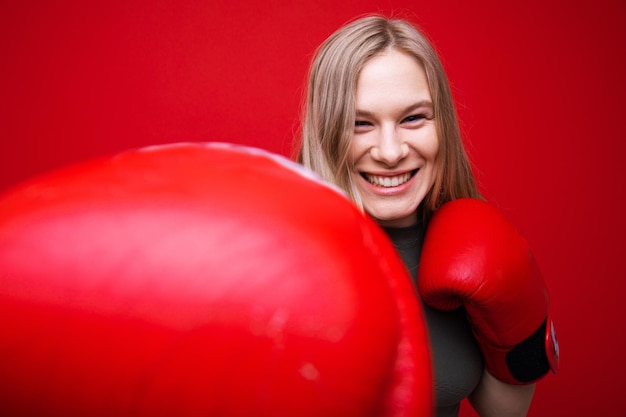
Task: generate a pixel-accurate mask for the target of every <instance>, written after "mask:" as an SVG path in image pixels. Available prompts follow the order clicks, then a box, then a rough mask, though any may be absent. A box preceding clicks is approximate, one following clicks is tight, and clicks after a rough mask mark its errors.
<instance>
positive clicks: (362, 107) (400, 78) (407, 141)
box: [349, 50, 439, 227]
mask: <svg viewBox="0 0 626 417" xmlns="http://www.w3.org/2000/svg"><path fill="white" fill-rule="evenodd" d="M433 111H434V110H433V103H432V99H431V96H430V90H429V88H428V83H427V81H426V74H425V72H424V70H423V69H422V66H421V65H420V64H419V63H418V62H417V61H416V60H415V58H413V57H411V56H410V55H407V54H405V53H403V52H400V51H397V50H390V51H385V52H383V53H381V54H379V55H376V56H374V57H373V58H371V59H370V60H369V61H368V62H367V63H366V64H365V66H364V67H363V69H362V70H361V73H360V74H359V78H358V80H357V89H356V123H355V126H354V135H353V137H352V140H351V143H350V149H349V157H350V162H351V164H352V170H351V173H350V175H351V177H352V182H353V184H354V185H355V187H356V189H357V190H358V192H359V194H360V196H361V199H362V201H363V205H364V208H365V210H366V211H367V212H368V213H369V214H370V215H371V216H373V217H374V218H375V219H376V220H377V221H378V222H379V223H380V224H381V225H382V226H391V227H402V226H409V225H412V224H414V223H416V222H417V207H418V206H419V204H420V203H421V202H422V200H423V199H424V197H425V196H426V194H428V192H429V191H430V189H431V188H432V186H433V183H434V180H435V178H434V176H435V170H434V165H435V157H436V156H437V152H438V150H439V141H438V139H437V130H436V127H435V120H434V113H433Z"/></svg>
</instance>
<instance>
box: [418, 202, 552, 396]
mask: <svg viewBox="0 0 626 417" xmlns="http://www.w3.org/2000/svg"><path fill="white" fill-rule="evenodd" d="M418 276H419V279H418V286H419V291H420V294H421V295H422V297H423V300H424V302H426V303H427V304H429V305H430V306H432V307H434V308H437V309H442V310H449V309H454V308H458V307H459V306H461V305H464V306H465V309H466V311H467V315H468V318H469V320H470V323H471V325H472V328H473V332H474V335H475V337H476V339H477V340H478V343H479V345H480V347H481V350H482V352H483V356H484V358H485V365H486V368H487V370H488V371H489V372H490V373H491V374H492V375H493V376H495V377H496V378H498V379H500V380H502V381H504V382H507V383H511V384H527V383H531V382H534V381H536V380H538V379H540V378H542V377H543V376H544V375H546V374H547V373H548V371H550V370H551V369H552V371H554V372H556V371H557V367H558V344H557V342H556V337H555V334H554V326H553V325H552V322H551V320H550V316H549V314H548V313H549V297H548V290H547V288H546V285H545V283H544V281H543V278H542V276H541V273H540V271H539V269H538V267H537V265H536V263H535V260H534V258H533V256H532V254H531V252H530V250H529V248H528V246H527V243H526V241H525V240H524V239H523V238H522V237H521V236H520V235H519V234H518V233H517V231H516V230H515V229H514V228H513V226H512V225H511V224H510V223H508V222H507V220H506V219H505V218H504V216H503V215H502V214H501V213H500V212H499V211H498V210H497V209H495V208H494V207H493V206H491V205H489V204H487V203H485V202H483V201H480V200H475V199H458V200H454V201H451V202H449V203H447V204H444V205H443V206H442V207H441V208H439V209H438V210H437V211H436V212H435V214H434V215H433V217H432V219H431V221H430V223H429V225H428V229H427V232H426V237H425V240H424V245H423V250H422V254H421V258H420V265H419V272H418Z"/></svg>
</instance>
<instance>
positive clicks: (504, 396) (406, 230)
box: [298, 16, 558, 417]
mask: <svg viewBox="0 0 626 417" xmlns="http://www.w3.org/2000/svg"><path fill="white" fill-rule="evenodd" d="M302 126H303V127H302V142H301V145H300V148H299V150H298V160H299V162H301V163H303V164H304V165H305V166H307V167H309V168H311V169H312V170H314V171H316V172H317V173H318V174H319V175H321V176H322V177H323V178H324V179H326V180H327V181H329V182H331V183H334V184H336V185H337V186H339V187H340V188H342V189H343V190H344V191H345V192H346V193H347V194H348V195H349V196H350V197H351V198H352V200H353V201H354V203H355V204H356V205H357V206H359V207H360V208H361V209H362V210H363V211H365V212H366V213H368V214H369V215H370V216H371V217H373V218H374V219H375V220H376V221H377V222H378V224H379V225H380V226H382V227H383V228H384V229H385V231H386V232H387V235H388V236H389V237H390V238H391V240H392V241H393V243H394V245H395V247H396V249H397V250H398V252H399V254H400V256H401V257H402V259H403V260H404V263H405V266H406V268H407V269H408V270H409V272H410V273H411V278H412V279H413V281H414V284H415V286H416V287H417V288H418V290H419V291H418V292H417V294H416V296H418V297H419V298H420V300H421V301H422V305H423V307H424V312H425V317H426V321H427V324H428V330H429V335H430V338H429V340H430V347H431V350H432V352H433V361H434V370H435V381H434V382H435V384H434V390H435V397H436V404H435V405H436V410H435V415H436V416H437V417H444V416H445V417H454V416H457V415H458V414H459V410H460V404H461V401H463V400H464V399H466V398H468V399H469V400H470V402H471V404H472V405H473V406H474V408H475V410H476V411H477V412H478V413H479V414H480V416H481V417H490V416H503V415H506V416H525V415H526V414H527V411H528V408H529V406H530V402H531V400H532V397H533V393H534V388H535V385H534V383H535V382H536V381H538V380H539V379H541V378H542V377H543V376H545V375H546V374H547V373H548V372H549V370H550V369H552V370H553V371H556V368H557V366H556V365H557V359H558V349H557V344H556V341H555V340H554V333H553V327H552V326H551V322H550V320H549V317H548V304H549V303H548V296H547V290H546V288H545V285H544V284H543V280H542V278H541V274H540V273H539V272H538V269H537V268H536V265H535V263H534V261H533V258H532V255H531V254H530V252H529V250H528V248H527V245H526V243H525V241H524V240H523V239H522V238H520V237H519V236H518V235H517V233H516V232H515V230H514V229H513V228H512V227H511V226H510V225H509V224H508V223H507V222H506V221H503V219H502V217H501V215H500V214H499V213H498V212H497V210H494V208H493V207H491V206H489V205H488V204H487V203H485V202H484V201H482V197H481V196H480V194H479V192H478V189H477V186H476V181H475V178H474V175H473V173H472V170H471V168H470V163H469V161H468V157H467V155H466V152H465V150H464V147H463V143H462V141H461V135H460V131H459V126H458V122H457V116H456V112H455V107H454V103H453V100H452V95H451V93H450V88H449V84H448V80H447V77H446V74H445V72H444V70H443V67H442V65H441V63H440V61H439V58H438V57H437V54H436V53H435V51H434V50H433V48H432V46H431V45H430V43H429V42H428V40H427V39H426V38H425V37H424V35H422V34H421V33H420V32H419V31H418V30H417V29H416V28H415V27H414V26H412V25H411V24H410V23H409V22H407V21H404V20H397V19H387V18H384V17H381V16H370V17H365V18H361V19H359V20H356V21H354V22H352V23H350V24H348V25H346V26H344V27H342V28H340V29H339V30H338V31H336V32H335V33H334V34H332V35H331V36H330V37H329V38H328V39H327V40H326V41H325V42H324V43H323V44H322V45H321V47H320V48H319V50H318V51H317V55H316V56H315V58H314V60H313V63H312V66H311V69H310V73H309V84H308V90H307V100H306V107H305V111H304V115H303V122H302ZM420 258H421V262H420ZM418 276H419V279H418ZM512 289H513V290H512ZM515 289H519V291H518V290H515ZM522 289H523V290H522ZM531 313H532V314H531ZM511 329H513V330H511ZM544 340H547V341H548V342H549V343H545V344H544V343H543V341H544Z"/></svg>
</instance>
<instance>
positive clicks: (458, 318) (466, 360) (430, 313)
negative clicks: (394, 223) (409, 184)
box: [385, 224, 483, 417]
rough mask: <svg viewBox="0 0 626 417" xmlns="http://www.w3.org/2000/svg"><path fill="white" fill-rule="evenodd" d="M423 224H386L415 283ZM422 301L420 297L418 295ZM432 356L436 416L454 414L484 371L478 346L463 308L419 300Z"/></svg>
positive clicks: (422, 236)
mask: <svg viewBox="0 0 626 417" xmlns="http://www.w3.org/2000/svg"><path fill="white" fill-rule="evenodd" d="M425 229H426V228H425V227H423V226H422V225H421V224H417V225H415V226H410V227H406V228H385V232H387V235H388V236H389V237H390V238H391V240H392V242H393V244H394V246H395V247H396V249H397V250H398V252H399V254H400V256H401V257H402V259H403V260H404V264H405V265H406V267H407V269H408V270H409V272H410V274H411V278H412V279H413V282H414V284H416V283H417V279H418V277H417V266H418V264H419V258H420V253H421V251H422V243H423V241H424V232H425ZM420 301H421V298H420ZM422 306H423V307H424V315H425V319H426V324H427V326H428V333H429V337H430V344H431V351H432V352H433V357H434V367H433V368H434V381H433V384H434V387H435V394H436V403H435V407H436V409H435V416H436V417H457V416H458V414H459V407H460V405H461V401H462V400H463V399H464V398H466V397H467V396H468V395H469V394H470V393H471V392H472V391H473V390H474V388H476V385H478V382H479V381H480V377H481V375H482V372H483V359H482V354H481V353H480V348H479V347H478V344H477V342H476V340H475V339H474V337H473V335H472V332H471V328H470V325H469V323H468V321H467V317H466V314H465V309H464V308H462V307H461V308H458V309H456V310H452V311H441V310H436V309H434V308H432V307H429V306H428V305H426V304H424V303H422Z"/></svg>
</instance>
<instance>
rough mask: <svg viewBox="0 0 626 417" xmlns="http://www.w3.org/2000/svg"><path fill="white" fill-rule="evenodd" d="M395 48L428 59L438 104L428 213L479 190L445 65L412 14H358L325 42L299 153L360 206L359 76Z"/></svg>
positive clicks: (315, 66) (313, 73)
mask: <svg viewBox="0 0 626 417" xmlns="http://www.w3.org/2000/svg"><path fill="white" fill-rule="evenodd" d="M389 49H397V50H399V51H402V52H405V53H407V54H409V55H411V56H413V57H414V58H415V59H416V60H417V61H418V62H419V63H420V64H421V65H422V67H423V68H424V71H425V73H426V77H427V79H428V85H429V88H430V93H431V98H432V101H433V106H434V115H435V124H436V129H437V135H438V139H439V152H438V155H437V158H436V161H435V182H434V185H433V188H432V189H431V190H430V192H429V193H428V195H427V196H426V197H425V198H424V201H423V202H422V204H421V205H420V207H421V211H422V215H423V216H425V217H426V218H428V217H430V215H431V214H432V213H433V212H434V211H435V210H436V209H437V208H438V207H439V206H440V205H441V204H443V203H445V202H447V201H450V200H454V199H456V198H461V197H474V198H479V197H480V195H479V192H478V189H477V186H476V180H475V178H474V175H473V173H472V170H471V166H470V163H469V160H468V157H467V154H466V152H465V149H464V147H463V143H462V141H461V134H460V130H459V125H458V121H457V115H456V111H455V108H454V102H453V100H452V94H451V92H450V87H449V84H448V79H447V76H446V74H445V72H444V70H443V66H442V65H441V62H440V61H439V57H438V56H437V53H436V52H435V50H434V49H433V47H432V45H431V44H430V43H429V42H428V40H427V39H426V38H425V36H424V35H423V34H422V33H420V32H419V31H418V30H417V29H416V28H415V26H413V25H412V24H410V23H409V22H408V21H406V20H401V19H387V18H385V17H382V16H368V17H364V18H360V19H358V20H356V21H353V22H351V23H349V24H347V25H345V26H343V27H342V28H340V29H339V30H337V31H336V32H335V33H333V34H332V35H331V36H330V37H329V38H328V39H326V41H325V42H324V43H322V45H320V47H319V48H318V50H317V51H316V54H315V57H314V59H313V62H312V64H311V67H310V69H309V74H308V85H307V94H306V102H305V105H304V111H303V116H302V127H301V129H302V133H301V144H300V148H299V151H298V156H297V159H298V161H299V162H300V163H302V164H304V165H305V166H307V167H308V168H311V169H312V170H313V171H315V172H316V173H317V174H319V175H320V176H321V177H322V178H323V179H325V180H326V181H329V182H331V183H333V184H335V185H337V186H339V187H340V188H342V189H343V190H344V191H345V192H346V193H347V194H348V195H349V196H350V197H351V198H352V199H353V200H354V201H355V203H356V204H357V205H359V206H360V207H361V208H362V204H361V200H360V197H359V195H358V192H357V191H356V189H355V187H354V186H353V185H352V184H351V182H350V178H351V177H350V169H351V167H350V166H349V160H348V149H349V146H350V140H351V138H352V136H353V133H354V123H355V111H356V110H355V95H356V85H357V79H358V76H359V74H360V71H361V69H362V68H363V66H364V65H365V63H366V62H368V60H369V59H371V58H372V57H373V56H375V55H377V54H379V53H381V52H383V51H385V50H389Z"/></svg>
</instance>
